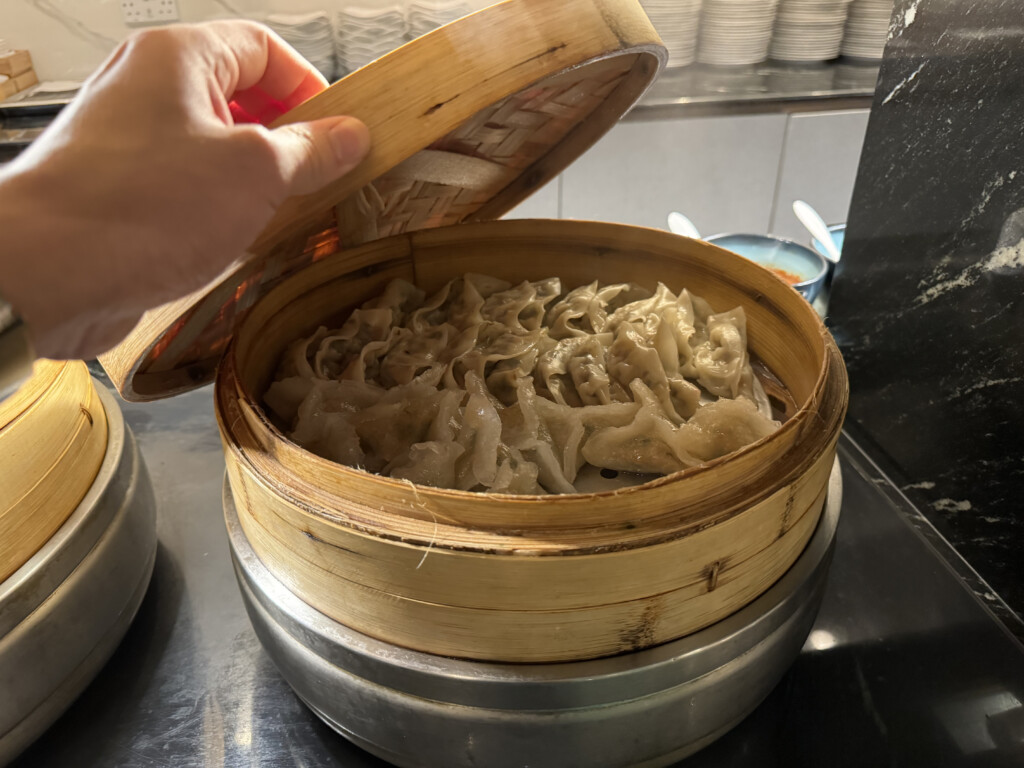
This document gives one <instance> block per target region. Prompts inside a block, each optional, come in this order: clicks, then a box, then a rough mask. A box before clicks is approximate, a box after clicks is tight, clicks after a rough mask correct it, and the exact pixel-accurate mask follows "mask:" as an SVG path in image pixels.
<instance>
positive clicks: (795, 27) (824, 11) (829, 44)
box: [769, 0, 850, 61]
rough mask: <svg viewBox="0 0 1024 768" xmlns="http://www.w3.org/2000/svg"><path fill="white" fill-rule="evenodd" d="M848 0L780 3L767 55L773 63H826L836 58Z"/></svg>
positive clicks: (841, 38) (802, 0)
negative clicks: (774, 60)
mask: <svg viewBox="0 0 1024 768" xmlns="http://www.w3.org/2000/svg"><path fill="white" fill-rule="evenodd" d="M849 10H850V0H782V2H781V3H780V4H779V12H778V14H777V15H776V17H775V31H774V32H773V33H772V44H771V48H770V49H769V55H770V56H771V57H772V58H773V59H776V60H777V61H828V60H829V59H834V58H836V56H838V55H839V46H840V45H841V44H842V42H843V32H844V29H845V26H846V15H847V11H849Z"/></svg>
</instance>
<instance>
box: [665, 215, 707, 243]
mask: <svg viewBox="0 0 1024 768" xmlns="http://www.w3.org/2000/svg"><path fill="white" fill-rule="evenodd" d="M668 228H669V229H670V230H671V231H672V232H674V233H675V234H677V235H683V236H684V237H692V238H693V239H694V240H700V232H698V231H697V228H696V227H695V226H693V222H692V221H690V220H689V219H688V218H686V217H685V216H683V214H681V213H679V211H672V213H670V214H669V215H668Z"/></svg>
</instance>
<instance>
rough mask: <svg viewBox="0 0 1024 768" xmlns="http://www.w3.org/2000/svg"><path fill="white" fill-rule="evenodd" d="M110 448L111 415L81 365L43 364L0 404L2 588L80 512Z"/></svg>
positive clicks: (0, 579) (38, 362)
mask: <svg viewBox="0 0 1024 768" xmlns="http://www.w3.org/2000/svg"><path fill="white" fill-rule="evenodd" d="M106 445H107V417H106V413H105V412H104V410H103V405H102V403H101V402H100V399H99V394H98V393H97V392H96V387H95V385H94V383H93V380H92V377H90V376H89V369H88V368H86V366H85V363H83V362H81V361H71V362H56V361H52V360H38V361H36V363H35V366H34V368H33V373H32V376H31V377H29V379H28V380H27V381H26V382H25V383H24V384H22V386H21V388H20V389H18V391H17V392H15V393H14V394H13V395H11V396H10V397H9V398H8V399H6V400H3V401H0V581H3V580H4V579H6V578H7V577H8V576H10V575H11V574H12V573H14V571H16V570H18V568H20V567H21V566H22V565H24V564H25V562H26V561H28V559H29V558H30V557H32V555H34V554H35V553H36V551H37V550H38V549H39V548H40V547H41V546H43V544H45V543H46V542H47V541H48V540H49V538H50V537H51V536H52V535H53V533H54V532H55V531H56V530H57V529H58V528H60V526H61V525H63V523H64V521H65V520H67V518H68V516H69V515H70V514H71V513H72V512H73V511H74V509H75V507H76V506H78V503H79V502H80V501H81V500H82V497H84V496H85V494H86V492H87V491H88V490H89V488H90V487H91V486H92V483H93V481H94V480H95V479H96V473H97V472H98V471H99V467H100V464H101V463H102V461H103V456H104V454H105V453H106Z"/></svg>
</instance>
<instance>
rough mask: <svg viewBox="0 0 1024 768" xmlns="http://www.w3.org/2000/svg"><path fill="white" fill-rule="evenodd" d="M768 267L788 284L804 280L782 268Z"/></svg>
mask: <svg viewBox="0 0 1024 768" xmlns="http://www.w3.org/2000/svg"><path fill="white" fill-rule="evenodd" d="M768 269H769V270H770V271H771V272H772V273H774V274H776V275H778V276H779V277H781V278H782V279H783V280H785V281H786V282H787V283H789V284H790V285H796V284H797V283H802V282H803V281H804V280H803V278H802V277H800V275H794V274H793V273H792V272H787V271H786V270H784V269H779V268H778V267H768Z"/></svg>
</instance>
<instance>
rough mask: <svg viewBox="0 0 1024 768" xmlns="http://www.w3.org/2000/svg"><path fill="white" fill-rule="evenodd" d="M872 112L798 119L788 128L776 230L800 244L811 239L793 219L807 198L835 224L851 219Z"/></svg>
mask: <svg viewBox="0 0 1024 768" xmlns="http://www.w3.org/2000/svg"><path fill="white" fill-rule="evenodd" d="M868 114H869V110H867V109H859V110H850V111H845V112H818V113H807V114H799V115H793V116H792V117H791V118H790V120H789V127H788V129H787V130H786V143H785V149H784V150H783V160H782V167H781V171H780V173H779V182H778V193H777V196H776V200H775V210H774V211H773V215H772V222H771V232H772V233H773V234H776V235H780V236H782V237H788V238H790V239H792V240H796V241H797V242H800V243H806V242H808V241H809V239H810V236H809V235H808V234H807V231H806V230H805V229H804V228H803V225H801V224H800V222H799V221H798V220H797V218H796V216H794V215H793V201H794V200H798V199H799V200H806V201H807V202H808V203H810V204H811V205H813V206H814V207H815V208H816V209H817V211H818V213H820V214H821V216H822V218H823V219H825V221H826V222H828V223H829V224H838V223H840V222H844V221H846V215H847V212H848V211H849V208H850V198H851V197H852V195H853V183H854V181H855V180H856V177H857V165H858V163H859V162H860V150H861V146H862V145H863V143H864V133H865V131H867V127H868Z"/></svg>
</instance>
